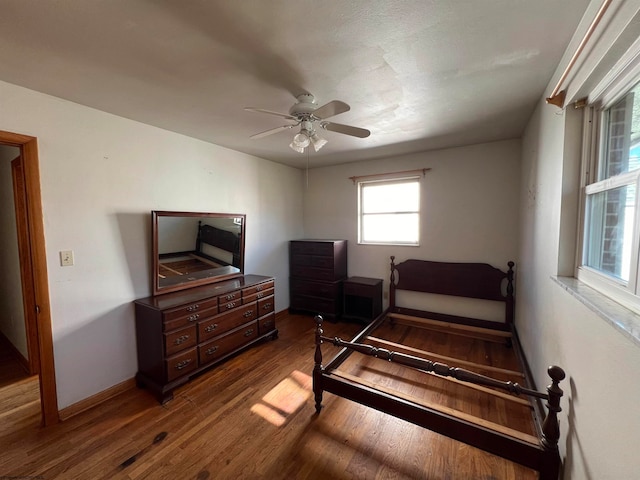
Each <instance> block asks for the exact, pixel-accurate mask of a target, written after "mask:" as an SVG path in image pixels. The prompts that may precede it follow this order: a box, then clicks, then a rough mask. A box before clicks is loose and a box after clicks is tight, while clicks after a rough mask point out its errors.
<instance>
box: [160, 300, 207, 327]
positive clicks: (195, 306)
mask: <svg viewBox="0 0 640 480" xmlns="http://www.w3.org/2000/svg"><path fill="white" fill-rule="evenodd" d="M216 313H218V299H217V298H209V299H207V300H204V301H202V302H195V303H191V304H189V305H183V306H181V307H178V308H174V309H172V310H166V311H164V312H162V323H163V329H164V330H165V331H167V330H173V329H174V328H179V327H181V326H183V325H189V324H190V323H193V322H195V321H197V320H198V319H200V318H203V315H215V314H216Z"/></svg>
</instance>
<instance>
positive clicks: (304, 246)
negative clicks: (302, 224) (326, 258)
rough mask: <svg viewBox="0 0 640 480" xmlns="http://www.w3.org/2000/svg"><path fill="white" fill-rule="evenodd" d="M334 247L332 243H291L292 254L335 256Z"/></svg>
mask: <svg viewBox="0 0 640 480" xmlns="http://www.w3.org/2000/svg"><path fill="white" fill-rule="evenodd" d="M333 252H334V247H333V243H332V242H309V241H305V242H298V241H292V242H291V253H292V254H303V255H333Z"/></svg>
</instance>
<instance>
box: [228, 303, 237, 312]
mask: <svg viewBox="0 0 640 480" xmlns="http://www.w3.org/2000/svg"><path fill="white" fill-rule="evenodd" d="M235 306H236V302H229V303H227V310H230V309H232V308H234V307H235Z"/></svg>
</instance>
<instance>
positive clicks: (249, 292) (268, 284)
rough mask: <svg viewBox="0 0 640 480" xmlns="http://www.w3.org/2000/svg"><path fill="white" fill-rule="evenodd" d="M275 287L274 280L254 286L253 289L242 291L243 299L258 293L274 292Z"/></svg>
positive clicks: (248, 288)
mask: <svg viewBox="0 0 640 480" xmlns="http://www.w3.org/2000/svg"><path fill="white" fill-rule="evenodd" d="M274 287H275V281H274V280H269V281H268V282H262V283H258V284H257V285H253V286H251V287H247V288H244V289H242V298H244V297H245V296H249V295H254V294H256V293H261V292H265V291H267V290H273V288H274ZM272 293H273V292H272Z"/></svg>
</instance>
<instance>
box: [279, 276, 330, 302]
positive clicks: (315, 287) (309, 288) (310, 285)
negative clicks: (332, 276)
mask: <svg viewBox="0 0 640 480" xmlns="http://www.w3.org/2000/svg"><path fill="white" fill-rule="evenodd" d="M290 282H291V292H292V293H294V294H299V295H310V296H314V297H322V298H335V297H336V295H338V294H340V288H339V286H340V282H334V283H322V282H314V281H312V280H301V279H297V278H296V279H291V280H290Z"/></svg>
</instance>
